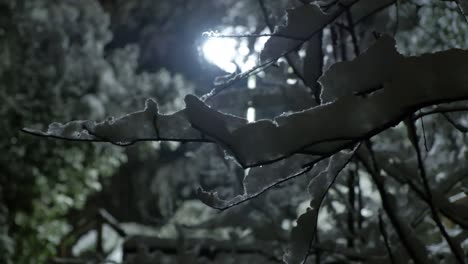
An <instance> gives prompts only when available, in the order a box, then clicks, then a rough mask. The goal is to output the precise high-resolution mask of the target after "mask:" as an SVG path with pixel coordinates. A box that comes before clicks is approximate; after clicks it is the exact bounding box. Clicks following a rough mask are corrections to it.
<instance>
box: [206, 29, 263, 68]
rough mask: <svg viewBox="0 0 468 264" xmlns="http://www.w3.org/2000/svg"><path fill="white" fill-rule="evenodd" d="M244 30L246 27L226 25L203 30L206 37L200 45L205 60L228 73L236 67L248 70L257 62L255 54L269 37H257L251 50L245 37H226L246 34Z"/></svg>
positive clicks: (246, 30)
mask: <svg viewBox="0 0 468 264" xmlns="http://www.w3.org/2000/svg"><path fill="white" fill-rule="evenodd" d="M265 30H266V29H265ZM265 30H264V31H265ZM246 32H248V29H247V28H245V27H227V28H225V29H223V30H221V31H220V32H218V31H207V32H204V33H203V36H205V37H207V39H206V41H205V42H204V43H203V45H202V46H201V52H202V54H203V56H204V57H205V59H206V60H207V61H209V62H211V63H213V64H215V65H216V66H218V67H219V68H221V69H222V70H224V71H226V72H228V73H233V72H235V71H236V70H237V67H239V70H240V71H241V72H245V71H248V70H250V69H252V68H253V67H255V65H256V64H257V55H258V53H260V51H261V50H262V49H263V46H264V45H265V42H266V41H267V40H268V38H269V37H260V38H258V39H257V40H256V42H255V44H254V48H253V50H251V49H250V48H249V43H248V40H247V39H245V38H235V37H232V38H230V37H226V36H228V35H236V34H241V35H242V34H248V33H246ZM262 32H263V31H262ZM266 32H267V31H265V32H263V33H266ZM223 36H224V37H223Z"/></svg>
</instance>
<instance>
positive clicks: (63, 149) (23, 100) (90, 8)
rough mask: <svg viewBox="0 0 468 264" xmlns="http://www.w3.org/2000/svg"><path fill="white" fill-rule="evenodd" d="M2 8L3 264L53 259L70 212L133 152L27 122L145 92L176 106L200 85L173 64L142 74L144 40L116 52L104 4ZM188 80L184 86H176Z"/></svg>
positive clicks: (115, 106)
mask: <svg viewBox="0 0 468 264" xmlns="http://www.w3.org/2000/svg"><path fill="white" fill-rule="evenodd" d="M0 6H1V10H2V18H1V20H0V23H1V24H0V27H1V30H2V31H1V32H2V33H1V34H2V35H1V37H0V53H1V58H2V60H1V64H0V80H1V81H0V83H1V84H0V96H1V98H2V101H3V102H4V103H3V104H2V106H1V107H0V113H1V116H2V117H4V118H2V120H1V121H0V122H1V126H2V127H3V140H2V141H1V142H0V147H1V148H2V149H3V150H5V151H6V153H8V155H2V157H1V159H0V168H1V173H0V181H1V186H0V200H1V202H0V204H1V207H0V222H1V230H0V262H2V263H12V262H11V261H13V262H14V263H45V262H47V261H48V259H49V258H50V257H51V256H53V255H56V248H57V246H58V245H59V244H60V242H61V239H62V237H63V236H64V235H65V234H66V233H68V232H69V231H70V229H71V226H70V225H69V223H67V221H66V215H67V213H68V212H69V211H70V210H71V209H79V208H83V206H84V205H85V202H86V200H87V198H88V196H90V195H91V194H93V193H95V192H97V191H100V190H101V189H102V182H103V179H104V178H106V177H109V176H111V175H112V174H113V173H115V171H116V169H117V168H118V167H119V166H120V164H122V162H124V161H125V160H126V156H125V153H123V151H122V150H121V149H118V148H112V147H109V146H104V145H83V144H79V145H78V144H70V143H67V142H58V141H55V142H54V141H37V140H34V139H32V138H30V137H27V136H26V137H25V136H24V135H23V134H21V133H19V130H20V129H21V127H22V126H23V124H25V123H28V124H31V125H32V126H35V127H40V126H41V125H42V124H43V123H44V122H46V120H48V119H49V118H51V117H53V118H54V119H57V120H68V119H70V118H83V117H89V116H92V117H93V118H97V119H99V118H103V117H104V116H106V115H107V114H108V113H110V112H113V113H122V112H124V111H125V109H130V108H131V107H138V106H139V104H141V100H133V101H132V100H129V99H128V98H137V97H136V96H137V95H138V94H140V95H141V94H145V96H148V95H150V96H151V95H152V94H157V95H158V97H161V98H163V99H164V100H165V103H164V104H163V105H164V106H162V107H161V108H163V109H164V110H165V111H172V110H173V109H174V108H175V107H177V105H178V104H180V103H179V102H178V101H177V98H178V96H179V94H180V93H183V92H184V91H185V90H190V84H188V83H187V82H184V80H183V79H182V78H181V77H180V76H179V77H177V76H175V77H173V76H171V74H170V73H169V72H167V71H164V70H161V71H159V72H158V73H156V74H139V75H137V74H136V68H137V60H138V52H139V51H138V48H136V47H134V46H133V47H132V46H128V47H126V48H124V49H117V50H114V51H113V52H112V53H110V54H106V53H105V50H104V46H105V45H106V44H107V43H108V42H109V41H110V40H111V33H110V31H109V29H108V27H109V16H108V15H107V14H106V13H105V12H104V11H103V10H102V8H101V7H100V5H99V4H98V3H97V2H96V1H90V0H87V1H79V2H74V1H58V2H53V3H51V2H50V1H6V0H5V1H1V2H0ZM180 83H183V86H184V89H172V87H173V86H174V85H180ZM155 84H157V85H158V87H160V89H158V90H154V89H153V85H155ZM130 87H131V89H129V88H130ZM119 111H120V112H119Z"/></svg>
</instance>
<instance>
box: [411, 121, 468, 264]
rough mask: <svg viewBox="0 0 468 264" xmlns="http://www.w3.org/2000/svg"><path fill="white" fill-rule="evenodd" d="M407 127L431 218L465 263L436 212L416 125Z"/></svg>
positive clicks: (451, 247)
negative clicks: (412, 140) (412, 139)
mask: <svg viewBox="0 0 468 264" xmlns="http://www.w3.org/2000/svg"><path fill="white" fill-rule="evenodd" d="M408 128H409V129H408V132H409V135H408V136H409V137H410V138H414V139H415V140H414V142H413V147H414V149H415V151H416V157H417V159H418V168H419V173H420V176H421V179H422V182H423V186H424V189H425V191H426V194H427V196H428V201H427V203H428V205H429V208H430V209H431V214H432V218H433V220H434V221H435V223H436V225H437V227H438V228H439V230H440V232H441V234H442V236H443V237H444V238H445V240H446V241H447V243H448V244H449V247H450V249H451V250H452V253H453V254H454V256H455V257H456V259H457V261H458V262H459V263H461V264H463V263H465V261H464V256H463V251H462V250H461V248H460V246H459V245H457V244H456V243H455V241H453V240H452V238H451V237H450V236H449V234H448V233H447V230H446V229H445V226H444V225H443V224H442V220H441V219H440V216H439V213H438V212H437V209H436V207H435V205H434V201H433V197H432V192H431V188H430V186H429V181H428V179H427V175H426V168H425V166H424V162H423V159H422V155H421V149H420V148H419V144H418V135H417V132H416V127H415V126H414V123H413V122H412V121H411V122H408Z"/></svg>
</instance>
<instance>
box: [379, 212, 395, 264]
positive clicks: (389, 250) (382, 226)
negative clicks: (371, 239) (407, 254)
mask: <svg viewBox="0 0 468 264" xmlns="http://www.w3.org/2000/svg"><path fill="white" fill-rule="evenodd" d="M379 230H380V234H381V235H382V238H383V241H384V243H385V248H386V249H387V253H388V256H389V257H390V263H392V264H394V263H396V262H395V258H394V257H393V253H392V248H391V247H390V243H389V241H388V235H387V231H386V230H385V223H384V221H383V219H382V212H381V210H379Z"/></svg>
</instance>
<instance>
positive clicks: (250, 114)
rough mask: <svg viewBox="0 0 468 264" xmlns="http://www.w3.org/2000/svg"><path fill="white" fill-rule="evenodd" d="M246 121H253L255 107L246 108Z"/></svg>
mask: <svg viewBox="0 0 468 264" xmlns="http://www.w3.org/2000/svg"><path fill="white" fill-rule="evenodd" d="M247 121H248V122H249V123H252V122H254V121H255V108H253V107H249V108H247Z"/></svg>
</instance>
